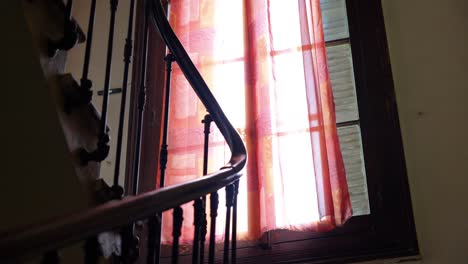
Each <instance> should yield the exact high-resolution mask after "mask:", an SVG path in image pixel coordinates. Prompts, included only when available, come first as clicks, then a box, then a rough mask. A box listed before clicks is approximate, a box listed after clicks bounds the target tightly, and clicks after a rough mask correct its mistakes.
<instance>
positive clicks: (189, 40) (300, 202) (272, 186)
mask: <svg viewBox="0 0 468 264" xmlns="http://www.w3.org/2000/svg"><path fill="white" fill-rule="evenodd" d="M170 22H171V25H172V27H173V28H174V31H175V32H176V33H177V35H178V37H179V38H180V40H181V42H182V44H183V45H184V47H185V48H186V50H187V51H188V53H189V55H190V57H191V58H192V60H193V61H194V63H195V65H196V66H197V67H198V69H199V70H200V72H201V73H202V75H203V77H204V78H205V80H206V81H207V83H208V85H209V87H210V89H211V90H212V92H213V93H214V95H215V96H216V98H217V100H218V101H219V103H220V105H221V107H222V108H223V109H224V110H225V112H226V115H227V116H228V117H229V118H230V121H231V122H232V123H233V124H234V126H235V127H236V128H237V129H238V131H239V133H240V134H241V136H242V137H243V139H244V141H245V143H246V145H247V149H248V155H249V160H248V164H247V168H246V173H245V175H244V177H242V180H241V183H240V192H239V201H238V204H239V208H240V209H239V216H238V217H239V218H238V230H239V237H240V239H256V238H258V237H260V236H261V234H262V233H263V232H265V231H269V230H275V229H291V230H310V231H327V230H331V229H333V228H334V227H336V226H339V225H342V224H343V223H344V222H345V221H346V220H347V219H348V218H349V217H350V216H351V214H352V212H351V205H350V199H349V193H348V188H347V183H346V177H345V170H344V165H343V160H342V157H341V151H340V148H339V143H338V137H337V131H336V125H335V122H336V121H335V111H334V105H333V97H332V90H331V84H330V79H329V76H328V68H327V61H326V51H325V42H324V37H323V29H322V21H321V13H320V2H319V0H297V1H284V0H256V1H248V0H245V1H232V0H172V1H171V7H170ZM174 66H175V67H174V72H173V78H172V80H171V83H172V92H171V104H170V114H169V116H170V117H169V135H168V145H169V149H168V151H169V157H168V164H167V170H166V183H167V185H172V184H177V183H182V182H185V181H187V180H190V179H194V178H197V177H201V175H202V164H203V156H202V154H203V125H202V124H201V120H202V119H203V117H204V115H205V114H206V110H205V108H204V107H203V105H202V104H201V102H199V100H198V99H197V97H196V95H195V93H194V92H193V90H192V89H191V87H190V86H189V84H188V83H187V81H186V80H185V78H184V76H183V73H182V72H181V71H180V69H179V68H178V67H177V66H176V65H174ZM211 131H212V132H211V134H210V149H209V153H210V157H209V161H208V163H209V171H216V170H218V169H219V168H220V167H221V166H222V165H224V163H225V162H227V159H228V158H229V154H230V153H229V150H228V148H227V146H226V145H225V143H224V140H223V138H222V136H221V134H220V133H219V132H218V131H217V129H216V128H215V127H212V130H211ZM219 194H220V207H219V208H220V210H219V212H218V220H219V221H220V223H221V221H222V223H224V210H225V209H224V208H225V206H224V204H225V202H224V190H220V191H219ZM208 200H209V199H208ZM207 207H208V208H209V206H207ZM183 209H184V226H183V230H182V232H183V240H184V239H185V240H189V239H190V238H191V237H192V234H193V226H192V223H193V206H192V205H191V204H187V205H184V206H183ZM171 224H172V220H171V213H165V215H164V226H163V230H164V235H163V240H164V241H167V242H170V241H171V234H172V226H171ZM217 227H218V230H217V234H219V238H222V234H223V230H222V229H223V227H224V224H217Z"/></svg>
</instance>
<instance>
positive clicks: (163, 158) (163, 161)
mask: <svg viewBox="0 0 468 264" xmlns="http://www.w3.org/2000/svg"><path fill="white" fill-rule="evenodd" d="M164 61H165V62H166V92H165V98H164V119H163V131H162V140H161V150H160V153H159V169H160V174H159V175H160V176H159V188H162V187H164V185H165V178H166V165H167V155H168V153H167V147H168V146H167V133H168V129H169V108H170V107H169V106H170V95H171V76H172V63H173V62H174V61H175V57H174V55H172V54H171V53H169V54H167V55H166V57H165V58H164ZM158 217H159V218H160V222H159V224H158V226H157V230H156V236H157V237H156V242H155V246H156V248H155V262H154V263H155V264H157V263H159V258H160V255H161V235H162V214H158Z"/></svg>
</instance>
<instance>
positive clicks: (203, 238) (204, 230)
mask: <svg viewBox="0 0 468 264" xmlns="http://www.w3.org/2000/svg"><path fill="white" fill-rule="evenodd" d="M200 217H201V219H200V225H201V226H200V261H199V263H203V262H204V260H205V241H206V234H207V225H208V221H207V220H206V196H203V198H202V209H201V216H200Z"/></svg>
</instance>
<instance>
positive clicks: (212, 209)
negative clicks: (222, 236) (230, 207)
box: [208, 192, 219, 264]
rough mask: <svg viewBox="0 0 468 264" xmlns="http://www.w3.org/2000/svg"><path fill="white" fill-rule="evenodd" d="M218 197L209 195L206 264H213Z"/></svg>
mask: <svg viewBox="0 0 468 264" xmlns="http://www.w3.org/2000/svg"><path fill="white" fill-rule="evenodd" d="M218 204H219V197H218V193H217V192H213V193H211V194H210V242H209V249H208V263H209V264H213V263H214V261H215V245H216V217H217V216H218Z"/></svg>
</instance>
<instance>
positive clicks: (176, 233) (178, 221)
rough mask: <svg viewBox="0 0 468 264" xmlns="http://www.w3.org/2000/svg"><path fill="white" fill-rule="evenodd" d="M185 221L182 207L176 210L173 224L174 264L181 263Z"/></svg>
mask: <svg viewBox="0 0 468 264" xmlns="http://www.w3.org/2000/svg"><path fill="white" fill-rule="evenodd" d="M183 220H184V217H183V211H182V207H180V206H178V207H176V208H174V212H173V220H172V221H173V222H172V223H173V224H172V228H173V229H172V237H173V239H174V240H173V242H172V261H171V263H172V264H177V263H178V261H179V238H180V235H181V234H182V221H183Z"/></svg>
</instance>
